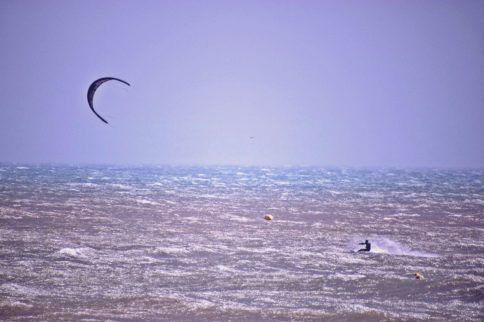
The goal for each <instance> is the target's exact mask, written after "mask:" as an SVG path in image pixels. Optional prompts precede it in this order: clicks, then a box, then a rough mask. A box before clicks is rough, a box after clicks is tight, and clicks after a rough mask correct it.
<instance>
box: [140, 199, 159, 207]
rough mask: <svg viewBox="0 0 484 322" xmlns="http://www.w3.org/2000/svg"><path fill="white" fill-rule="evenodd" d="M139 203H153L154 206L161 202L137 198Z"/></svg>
mask: <svg viewBox="0 0 484 322" xmlns="http://www.w3.org/2000/svg"><path fill="white" fill-rule="evenodd" d="M136 202H137V203H140V204H142V205H152V206H157V205H159V203H157V202H155V201H151V200H146V199H136Z"/></svg>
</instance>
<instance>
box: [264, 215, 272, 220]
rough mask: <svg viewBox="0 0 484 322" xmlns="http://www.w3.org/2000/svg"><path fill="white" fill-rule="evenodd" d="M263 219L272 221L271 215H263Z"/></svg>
mask: <svg viewBox="0 0 484 322" xmlns="http://www.w3.org/2000/svg"><path fill="white" fill-rule="evenodd" d="M264 219H265V220H272V215H265V216H264Z"/></svg>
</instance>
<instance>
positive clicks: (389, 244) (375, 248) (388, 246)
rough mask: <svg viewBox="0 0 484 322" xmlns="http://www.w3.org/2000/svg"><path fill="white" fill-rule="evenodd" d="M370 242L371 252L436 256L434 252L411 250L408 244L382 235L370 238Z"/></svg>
mask: <svg viewBox="0 0 484 322" xmlns="http://www.w3.org/2000/svg"><path fill="white" fill-rule="evenodd" d="M370 242H371V252H372V253H379V254H390V255H404V256H416V257H438V256H437V255H436V254H432V253H427V252H423V251H416V250H412V249H411V248H410V247H408V246H405V245H402V244H400V243H399V242H397V241H394V240H391V239H388V238H384V237H377V238H373V239H372V240H370Z"/></svg>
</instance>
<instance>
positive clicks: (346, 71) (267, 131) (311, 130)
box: [0, 0, 484, 168]
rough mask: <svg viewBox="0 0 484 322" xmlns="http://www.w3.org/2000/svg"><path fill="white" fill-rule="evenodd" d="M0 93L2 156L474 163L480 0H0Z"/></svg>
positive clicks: (480, 113) (479, 162) (481, 127)
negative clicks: (94, 86) (93, 87)
mask: <svg viewBox="0 0 484 322" xmlns="http://www.w3.org/2000/svg"><path fill="white" fill-rule="evenodd" d="M105 76H111V77H118V78H121V79H123V80H126V81H127V82H129V83H130V84H131V86H130V87H128V86H126V85H124V84H122V83H119V82H115V81H111V82H108V83H105V84H103V85H102V86H101V87H100V88H99V89H98V91H97V93H96V96H95V98H94V105H95V108H96V110H97V111H98V113H99V114H100V115H102V116H103V117H104V118H106V119H107V120H108V121H109V124H108V125H106V124H104V123H103V122H101V121H100V120H99V119H98V118H97V117H96V116H95V115H94V114H93V113H92V112H91V110H90V109H89V106H88V104H87V99H86V92H87V88H88V87H89V85H90V84H91V83H92V82H93V81H94V80H96V79H98V78H100V77H105ZM0 98H1V102H0V162H16V163H69V164H86V163H89V164H97V163H102V164H106V163H113V164H161V165H163V164H169V165H259V166H344V167H347V166H350V167H379V166H383V167H438V168H440V167H442V168H447V167H451V168H454V167H458V168H469V167H471V168H483V167H484V1H482V0H481V1H472V0H466V1H460V0H459V1H457V0H455V1H447V0H435V1H433V0H432V1H431V0H427V1H421V0H419V1H412V0H410V1H407V0H406V1H386V0H385V1H323V0H317V1H307V0H298V1H296V0H277V1H272V0H257V1H250V0H240V1H235V0H222V1H209V0H197V1H188V0H187V1H185V0H182V1H180V0H176V1H168V0H166V1H165V0H160V1H148V0H143V1H123V0H116V1H113V0H103V1H63V0H62V1H43V0H40V1H24V0H16V1H7V0H0Z"/></svg>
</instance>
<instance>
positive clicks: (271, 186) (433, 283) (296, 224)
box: [0, 165, 484, 321]
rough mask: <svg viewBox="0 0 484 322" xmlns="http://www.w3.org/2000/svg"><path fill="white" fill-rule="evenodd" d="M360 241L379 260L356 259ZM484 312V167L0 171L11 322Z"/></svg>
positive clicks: (5, 312)
mask: <svg viewBox="0 0 484 322" xmlns="http://www.w3.org/2000/svg"><path fill="white" fill-rule="evenodd" d="M265 214H272V215H273V216H274V219H273V220H272V221H266V220H264V219H263V216H264V215H265ZM365 239H369V240H370V242H371V243H372V251H371V252H370V253H356V252H354V251H355V250H357V249H358V248H359V245H358V243H360V242H362V241H364V240H365ZM415 272H420V273H421V274H422V275H423V276H424V278H423V279H420V280H417V279H415V277H414V274H415ZM483 308H484V170H418V171H417V170H401V169H400V170H395V169H317V168H279V169H275V168H274V169H273V168H237V167H205V168H204V167H114V166H83V167H75V166H48V165H43V166H30V165H29V166H18V165H0V319H1V320H6V321H7V320H8V321H14V320H42V321H55V320H86V321H138V320H149V321H151V320H152V321H157V320H191V321H218V320H223V321H227V320H233V321H239V320H250V321H265V320H282V321H284V320H296V321H300V320H308V321H310V320H318V321H320V320H323V321H381V320H391V321H416V320H429V321H482V320H484V313H483V310H484V309H483Z"/></svg>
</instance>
